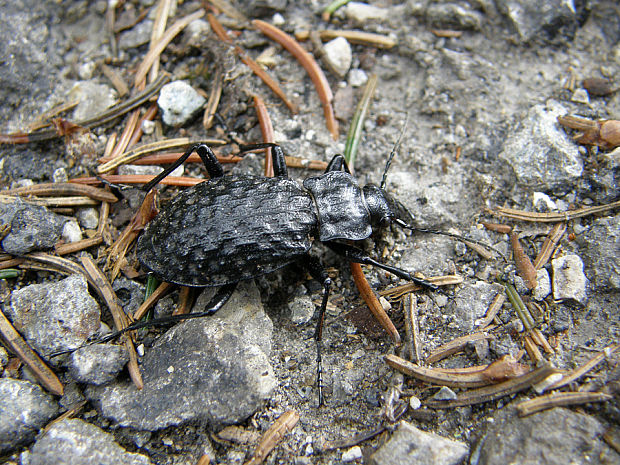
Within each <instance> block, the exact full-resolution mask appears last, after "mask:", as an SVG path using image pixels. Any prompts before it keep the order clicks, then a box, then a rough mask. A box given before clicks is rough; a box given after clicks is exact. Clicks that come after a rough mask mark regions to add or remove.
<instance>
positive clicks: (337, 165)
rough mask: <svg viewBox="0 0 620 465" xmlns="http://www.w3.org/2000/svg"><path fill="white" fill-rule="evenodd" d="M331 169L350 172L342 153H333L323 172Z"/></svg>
mask: <svg viewBox="0 0 620 465" xmlns="http://www.w3.org/2000/svg"><path fill="white" fill-rule="evenodd" d="M331 171H344V172H345V173H349V174H351V170H349V165H348V164H347V160H346V159H345V158H344V156H343V155H340V154H337V155H334V158H332V160H331V161H330V162H329V164H328V165H327V168H326V169H325V172H326V173H329V172H331Z"/></svg>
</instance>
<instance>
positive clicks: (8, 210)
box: [0, 198, 67, 255]
mask: <svg viewBox="0 0 620 465" xmlns="http://www.w3.org/2000/svg"><path fill="white" fill-rule="evenodd" d="M66 222H67V219H66V218H63V217H62V216H60V215H56V214H55V213H52V212H50V211H49V210H48V209H47V208H45V207H40V206H36V205H32V204H29V203H27V202H24V201H23V200H21V199H19V198H15V200H10V201H8V202H4V201H0V224H2V225H9V226H10V231H9V233H8V234H7V235H6V237H5V238H4V239H3V240H2V248H3V249H4V250H5V252H7V253H10V254H13V255H24V254H27V253H28V252H32V251H35V250H45V249H49V248H51V247H53V246H54V244H56V243H57V242H58V241H59V240H60V238H61V235H62V230H63V227H64V225H65V223H66Z"/></svg>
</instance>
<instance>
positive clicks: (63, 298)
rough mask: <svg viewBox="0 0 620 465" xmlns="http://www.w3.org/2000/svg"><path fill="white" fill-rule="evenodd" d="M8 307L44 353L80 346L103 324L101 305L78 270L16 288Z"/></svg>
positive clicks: (16, 325)
mask: <svg viewBox="0 0 620 465" xmlns="http://www.w3.org/2000/svg"><path fill="white" fill-rule="evenodd" d="M5 310H6V311H7V313H8V315H9V317H10V318H11V320H12V321H13V324H14V325H15V327H16V328H17V329H18V330H19V331H20V332H21V333H22V335H23V336H24V337H25V338H26V340H27V341H28V342H29V343H30V344H31V345H32V346H33V347H34V348H35V349H36V350H37V351H38V352H39V353H41V354H48V353H51V352H56V351H64V350H72V349H77V348H78V347H80V346H81V345H83V344H84V343H85V342H86V341H87V340H88V338H89V337H90V336H92V335H93V334H95V333H96V332H97V330H98V329H99V326H100V320H99V318H100V312H99V305H98V304H97V301H96V300H95V299H93V298H92V297H91V296H90V294H89V293H88V284H87V282H86V279H85V278H84V276H82V275H78V274H76V275H71V276H69V277H68V278H65V279H63V280H62V281H58V282H53V283H46V284H31V285H30V286H26V287H24V288H22V289H19V290H16V291H13V293H12V294H11V300H10V304H9V305H5ZM54 360H56V359H54Z"/></svg>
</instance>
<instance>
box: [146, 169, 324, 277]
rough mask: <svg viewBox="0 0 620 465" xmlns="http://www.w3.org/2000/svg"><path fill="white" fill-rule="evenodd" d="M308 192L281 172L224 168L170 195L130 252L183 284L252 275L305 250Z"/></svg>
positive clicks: (310, 225) (310, 217) (310, 209)
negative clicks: (224, 172)
mask: <svg viewBox="0 0 620 465" xmlns="http://www.w3.org/2000/svg"><path fill="white" fill-rule="evenodd" d="M314 208H315V207H314V204H313V202H312V199H311V197H310V195H309V194H308V193H307V192H305V191H304V190H303V189H302V188H301V187H300V186H299V185H298V184H297V183H296V182H294V181H291V180H290V179H286V178H264V177H260V176H224V177H221V178H216V179H213V180H209V181H206V182H203V183H200V184H198V185H196V186H194V187H192V188H189V189H187V190H185V191H183V192H182V193H180V194H179V195H178V196H176V197H175V198H174V199H172V200H171V201H170V202H169V203H168V204H167V205H166V206H165V207H164V208H163V209H162V211H161V212H160V213H159V215H157V217H155V219H154V220H153V221H151V223H150V224H149V225H148V227H147V228H146V230H145V232H144V234H143V235H142V236H141V237H140V239H139V241H138V259H139V260H140V263H141V264H142V265H143V266H144V267H146V268H147V269H149V270H151V271H152V272H153V273H155V275H157V276H158V277H159V278H161V279H163V280H165V281H168V282H172V283H177V284H182V285H186V286H220V285H222V284H227V283H232V282H237V281H243V280H246V279H252V278H254V277H255V276H259V275H262V274H266V273H271V272H272V271H274V270H276V269H278V268H281V267H283V266H285V265H286V264H288V263H291V262H292V261H294V260H295V259H297V258H298V257H299V256H301V255H303V254H304V253H306V252H307V251H308V250H309V249H310V247H311V245H312V242H311V240H310V236H311V235H312V234H313V233H314V228H315V226H316V224H317V218H316V213H315V210H314Z"/></svg>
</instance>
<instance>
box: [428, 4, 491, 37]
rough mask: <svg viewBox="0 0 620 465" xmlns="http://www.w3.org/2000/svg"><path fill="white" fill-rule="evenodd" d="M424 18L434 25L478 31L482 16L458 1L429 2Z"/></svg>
mask: <svg viewBox="0 0 620 465" xmlns="http://www.w3.org/2000/svg"><path fill="white" fill-rule="evenodd" d="M425 13H426V20H427V22H428V23H430V24H431V25H433V26H434V27H443V28H457V29H473V30H475V31H479V30H480V27H481V25H482V21H483V18H484V17H483V16H482V15H481V14H480V13H478V12H476V11H473V10H471V9H468V8H466V7H464V6H463V5H460V4H458V3H443V2H441V3H431V4H430V5H428V7H427V8H426V12H425Z"/></svg>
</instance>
